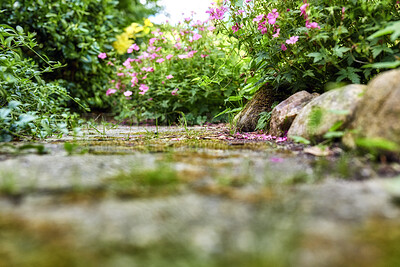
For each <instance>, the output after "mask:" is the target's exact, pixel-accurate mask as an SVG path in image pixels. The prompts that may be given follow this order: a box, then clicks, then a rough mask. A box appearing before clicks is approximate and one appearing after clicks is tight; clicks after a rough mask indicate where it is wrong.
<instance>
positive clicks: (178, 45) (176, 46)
mask: <svg viewBox="0 0 400 267" xmlns="http://www.w3.org/2000/svg"><path fill="white" fill-rule="evenodd" d="M174 47H175V48H176V49H178V50H179V49H182V45H181V43H176V44H175V45H174Z"/></svg>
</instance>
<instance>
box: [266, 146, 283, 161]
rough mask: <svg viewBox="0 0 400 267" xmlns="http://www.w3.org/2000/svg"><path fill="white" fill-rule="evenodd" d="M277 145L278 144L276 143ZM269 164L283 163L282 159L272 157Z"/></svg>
mask: <svg viewBox="0 0 400 267" xmlns="http://www.w3.org/2000/svg"><path fill="white" fill-rule="evenodd" d="M278 143H279V142H278ZM269 160H270V161H271V162H274V163H281V162H283V158H278V157H272V158H270V159H269Z"/></svg>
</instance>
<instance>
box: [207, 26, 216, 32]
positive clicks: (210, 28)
mask: <svg viewBox="0 0 400 267" xmlns="http://www.w3.org/2000/svg"><path fill="white" fill-rule="evenodd" d="M207 30H209V31H210V32H212V31H213V30H215V27H214V26H210V27H208V28H207Z"/></svg>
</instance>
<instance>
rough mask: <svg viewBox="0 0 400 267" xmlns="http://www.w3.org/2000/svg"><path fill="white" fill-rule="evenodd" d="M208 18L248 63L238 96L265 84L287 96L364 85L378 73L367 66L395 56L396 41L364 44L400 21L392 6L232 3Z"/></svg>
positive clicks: (371, 0) (333, 1)
mask: <svg viewBox="0 0 400 267" xmlns="http://www.w3.org/2000/svg"><path fill="white" fill-rule="evenodd" d="M208 12H209V13H210V15H211V19H212V21H213V22H214V23H215V24H216V25H217V28H218V30H219V31H222V32H224V33H225V34H226V35H228V36H230V37H234V38H236V39H237V40H238V47H239V48H240V49H241V50H243V51H245V52H246V54H247V56H248V57H250V58H251V64H250V74H251V76H250V77H249V79H248V80H247V87H245V90H242V91H241V95H242V96H245V95H246V94H247V95H248V94H250V95H251V94H252V93H254V92H255V91H256V90H257V89H258V88H259V87H260V86H263V85H266V84H267V87H268V88H271V89H275V90H280V91H286V92H287V93H288V94H289V93H291V92H295V91H299V90H308V91H317V92H322V91H323V90H324V89H325V86H326V84H327V83H329V82H342V81H343V82H352V83H366V82H367V81H368V80H369V79H371V78H372V76H373V75H375V74H376V73H377V72H378V71H379V70H377V69H376V68H371V67H376V65H372V64H374V63H376V62H392V63H393V62H396V61H397V60H398V58H399V56H400V50H399V41H398V40H396V38H393V37H392V38H390V36H389V35H384V34H382V35H379V36H376V37H375V38H368V37H369V36H371V35H372V34H373V33H374V32H376V31H378V30H380V29H382V28H384V27H386V26H388V25H389V24H390V23H391V22H392V21H396V20H399V19H400V13H399V5H398V4H396V1H392V0H352V1H345V0H330V1H327V0H310V1H299V0H296V1H295V0H286V1H276V0H275V1H264V0H232V1H225V5H223V6H220V7H217V8H215V7H214V8H212V9H210V10H209V11H208ZM395 25H398V24H395ZM392 28H393V27H392ZM392 30H393V29H392ZM397 37H398V35H397ZM391 66H396V64H392V65H391ZM231 99H241V98H240V97H239V98H231Z"/></svg>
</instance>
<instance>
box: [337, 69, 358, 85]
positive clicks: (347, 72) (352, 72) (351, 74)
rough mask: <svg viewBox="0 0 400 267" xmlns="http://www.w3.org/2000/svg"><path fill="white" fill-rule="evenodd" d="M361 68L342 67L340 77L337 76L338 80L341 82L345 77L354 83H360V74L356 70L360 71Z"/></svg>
mask: <svg viewBox="0 0 400 267" xmlns="http://www.w3.org/2000/svg"><path fill="white" fill-rule="evenodd" d="M360 71H361V70H359V69H356V68H353V67H347V68H346V69H341V70H340V71H339V72H338V73H336V74H338V75H339V77H338V78H337V81H338V82H340V81H342V80H344V79H348V80H350V81H351V82H352V83H356V84H359V83H360V75H358V74H357V73H356V72H360Z"/></svg>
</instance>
